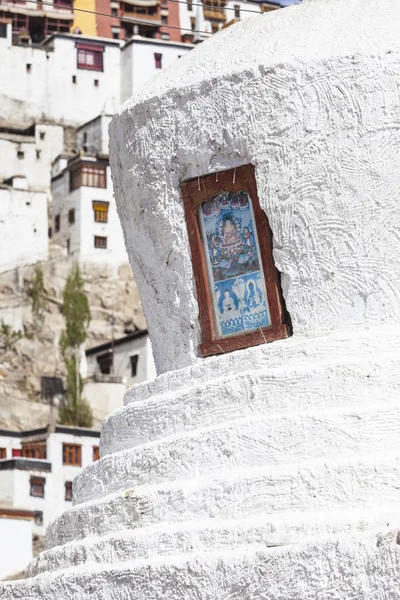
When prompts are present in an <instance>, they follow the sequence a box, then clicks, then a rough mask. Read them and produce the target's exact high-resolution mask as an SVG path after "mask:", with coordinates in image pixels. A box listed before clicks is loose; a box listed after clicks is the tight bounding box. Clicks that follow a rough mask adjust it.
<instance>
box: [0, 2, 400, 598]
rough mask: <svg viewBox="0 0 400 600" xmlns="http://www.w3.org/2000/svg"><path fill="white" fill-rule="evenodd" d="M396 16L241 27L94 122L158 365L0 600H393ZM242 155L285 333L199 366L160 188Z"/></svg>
mask: <svg viewBox="0 0 400 600" xmlns="http://www.w3.org/2000/svg"><path fill="white" fill-rule="evenodd" d="M399 8H400V0H391V1H390V2H388V1H385V0H382V1H379V2H378V1H375V0H363V1H362V2H361V1H360V0H315V1H314V2H307V3H306V2H304V5H302V6H298V7H293V8H288V9H285V10H282V11H276V12H274V13H271V14H269V15H268V16H262V17H258V18H257V19H255V20H253V19H252V18H250V19H247V20H246V22H243V23H241V24H239V25H237V26H234V27H232V28H230V29H228V30H227V31H225V32H221V33H219V34H217V35H216V36H214V37H213V38H212V39H210V40H209V41H207V42H205V43H204V44H202V45H201V46H199V47H198V48H196V49H195V50H194V51H193V53H191V54H190V55H189V56H188V57H185V58H183V59H180V60H179V61H178V63H177V64H176V65H175V66H174V67H173V68H172V69H169V70H167V71H166V72H164V73H162V74H161V76H160V77H159V78H157V79H156V80H155V81H154V82H153V83H150V84H149V85H148V86H147V88H144V90H143V91H142V93H141V94H140V95H137V96H136V97H135V98H133V99H132V100H131V101H129V103H128V104H127V105H125V107H124V108H123V110H122V111H121V113H120V114H119V115H118V116H117V117H116V118H115V119H114V121H113V124H112V125H111V136H112V139H111V159H112V168H113V172H114V182H115V191H116V199H117V203H118V206H119V213H120V217H121V220H122V223H123V227H124V233H125V239H126V242H127V246H128V249H129V252H130V258H131V261H132V264H133V266H134V270H135V276H136V278H137V281H138V286H139V288H140V292H141V295H142V300H143V304H144V307H145V310H146V317H147V320H148V324H149V327H150V332H151V334H152V341H153V346H154V351H155V355H156V362H157V366H158V370H159V372H160V373H161V375H159V376H158V377H157V378H156V379H155V380H154V381H153V382H147V383H143V384H140V385H138V386H136V387H134V388H131V389H130V390H128V392H127V393H126V395H125V399H124V406H123V407H122V408H120V409H119V410H117V411H115V412H114V413H113V414H112V415H110V416H108V417H107V419H106V420H105V421H104V424H103V428H102V436H101V455H102V458H101V460H100V462H99V463H97V464H95V465H91V466H90V467H89V468H88V469H86V471H85V472H84V473H83V474H82V475H80V476H79V477H78V478H77V479H76V481H75V482H74V496H75V500H74V505H73V507H72V508H71V510H68V511H67V512H65V513H64V514H63V515H61V516H60V517H58V518H57V519H55V520H54V521H53V522H52V523H51V525H50V526H49V528H48V532H47V544H48V550H47V551H46V552H45V553H44V554H42V555H41V556H40V557H39V558H38V559H36V560H35V561H33V562H32V564H31V566H30V569H29V571H28V574H29V576H30V577H31V578H30V579H28V580H26V581H22V582H15V583H14V584H9V585H5V586H4V587H0V600H14V599H16V598H29V599H30V600H50V599H51V600H61V599H62V600H65V599H67V600H86V599H89V598H90V599H91V600H93V598H96V600H103V599H104V600H125V599H127V600H128V599H129V600H132V599H133V600H135V599H137V600H161V599H162V600H227V599H229V600H282V598H285V600H317V599H318V600H397V599H398V598H400V587H399V566H400V545H399V542H400V538H399V536H398V531H399V530H400V511H399V508H398V507H399V500H400V492H399V485H398V481H399V477H400V445H399V441H398V440H399V439H400V438H399V434H400V418H399V409H398V398H399V392H400V352H399V347H398V346H399V345H398V334H399V329H400V328H399V318H400V303H399V293H398V289H399V285H398V284H399V278H400V258H399V257H400V253H399V250H400V248H399V246H400V240H399V235H398V215H399V214H400V213H399V210H398V205H399V198H398V194H399V192H398V190H399V189H400V188H399V183H400V181H399V180H400V152H399V149H400V137H399V133H398V131H399V130H400V128H399V124H400V114H398V113H399V112H400V109H399V102H398V92H397V81H398V77H399V75H400V57H399V54H398V51H399V49H400V24H399V22H398V19H397V14H398V10H399ZM376 30H377V31H378V33H377V32H376ZM246 162H253V163H254V164H255V165H256V176H257V184H258V190H259V196H260V201H261V204H262V206H263V207H264V209H265V211H266V213H267V215H268V218H269V220H270V223H271V226H272V230H273V233H274V252H275V259H276V263H277V265H278V267H279V269H280V270H281V272H282V274H283V287H284V294H285V298H286V302H287V306H288V309H289V312H290V313H291V316H292V319H293V325H294V335H293V337H291V338H290V339H288V340H282V341H279V342H275V343H272V344H267V345H263V346H259V347H256V348H249V349H247V350H243V351H238V352H233V353H231V354H226V355H223V356H220V357H212V358H208V359H206V360H202V359H200V358H198V355H197V346H198V342H199V323H198V316H197V304H196V295H195V290H194V285H193V276H192V269H191V261H190V253H189V249H188V243H187V235H186V226H185V222H184V218H183V209H182V202H181V199H180V195H179V182H180V180H182V179H184V178H187V177H191V176H195V175H197V174H203V173H205V172H210V171H213V170H218V169H220V168H228V167H231V166H235V165H237V164H243V163H246Z"/></svg>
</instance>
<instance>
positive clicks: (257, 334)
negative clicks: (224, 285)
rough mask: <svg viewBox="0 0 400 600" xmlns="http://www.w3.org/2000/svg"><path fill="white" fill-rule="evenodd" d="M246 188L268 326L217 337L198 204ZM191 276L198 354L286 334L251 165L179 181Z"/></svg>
mask: <svg viewBox="0 0 400 600" xmlns="http://www.w3.org/2000/svg"><path fill="white" fill-rule="evenodd" d="M242 190H243V191H246V192H247V193H248V194H249V196H250V198H251V200H252V205H253V212H254V219H255V226H256V229H257V236H258V243H259V248H260V257H261V261H262V266H263V271H264V277H265V287H266V293H267V297H268V304H269V312H270V318H271V326H270V327H265V328H264V327H263V328H261V329H256V330H252V331H247V332H243V333H240V334H235V335H232V336H227V337H217V332H216V327H215V323H214V318H213V305H212V296H211V293H210V289H209V282H208V275H207V266H206V259H205V255H204V247H203V242H202V238H201V231H200V226H199V221H198V209H199V206H200V205H201V204H202V203H203V202H205V201H207V200H210V199H211V198H213V197H214V196H217V195H218V194H220V193H222V192H240V191H242ZM181 192H182V197H183V203H184V209H185V216H186V223H187V228H188V236H189V243H190V249H191V254H192V263H193V271H194V279H195V284H196V290H197V299H198V304H199V315H200V324H201V332H202V341H201V344H200V353H201V355H202V356H210V355H213V354H222V353H225V352H231V351H232V350H239V349H241V348H248V347H250V346H257V345H260V344H264V343H266V342H272V341H275V340H278V339H284V338H286V337H288V335H289V334H290V333H289V320H290V319H289V316H288V314H287V312H286V310H285V305H284V301H283V297H282V292H281V288H280V283H279V273H278V271H277V269H276V267H275V264H274V261H273V256H272V233H271V230H270V227H269V224H268V220H267V217H266V215H265V213H264V211H263V210H262V209H261V207H260V203H259V199H258V194H257V185H256V180H255V172H254V166H253V165H251V164H249V165H244V166H241V167H237V168H235V169H229V170H227V171H221V172H219V173H213V174H212V175H205V176H203V177H199V178H198V177H196V178H195V179H192V180H190V181H187V182H184V183H182V184H181Z"/></svg>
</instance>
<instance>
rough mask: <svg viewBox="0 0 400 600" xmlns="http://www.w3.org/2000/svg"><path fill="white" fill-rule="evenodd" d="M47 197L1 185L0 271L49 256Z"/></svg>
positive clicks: (38, 193)
mask: <svg viewBox="0 0 400 600" xmlns="http://www.w3.org/2000/svg"><path fill="white" fill-rule="evenodd" d="M47 224H48V221H47V197H46V194H45V193H44V192H29V191H28V190H21V189H15V188H12V187H7V188H6V187H3V188H0V257H1V262H0V271H1V272H3V271H7V270H9V269H13V268H15V267H17V266H21V265H29V264H34V263H35V262H37V261H39V260H46V259H47V257H48V226H47Z"/></svg>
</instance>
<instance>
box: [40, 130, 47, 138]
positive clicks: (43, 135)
mask: <svg viewBox="0 0 400 600" xmlns="http://www.w3.org/2000/svg"><path fill="white" fill-rule="evenodd" d="M39 137H40V139H41V140H44V138H45V137H46V134H45V132H44V131H41V132H40V133H39Z"/></svg>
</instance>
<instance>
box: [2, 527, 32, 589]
mask: <svg viewBox="0 0 400 600" xmlns="http://www.w3.org/2000/svg"><path fill="white" fill-rule="evenodd" d="M0 556H1V560H0V579H4V578H6V577H11V575H16V574H17V573H20V572H21V571H23V570H24V569H25V568H26V567H27V566H28V564H29V561H30V560H32V521H31V520H27V519H18V518H14V519H13V518H11V517H0Z"/></svg>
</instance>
